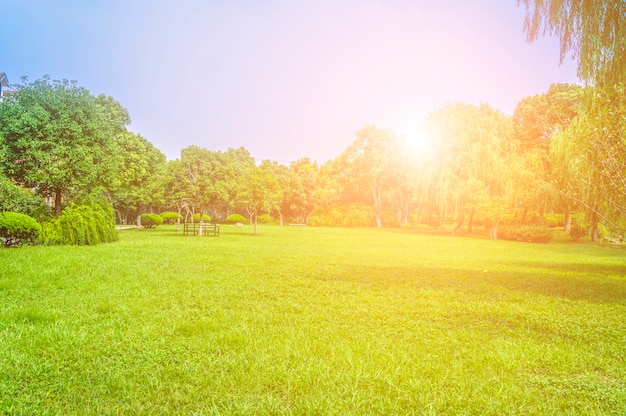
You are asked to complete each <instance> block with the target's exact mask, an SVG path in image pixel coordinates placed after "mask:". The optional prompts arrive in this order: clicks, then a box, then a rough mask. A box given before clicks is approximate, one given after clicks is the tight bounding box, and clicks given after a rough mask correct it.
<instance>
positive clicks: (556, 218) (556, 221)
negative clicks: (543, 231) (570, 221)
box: [546, 214, 565, 228]
mask: <svg viewBox="0 0 626 416" xmlns="http://www.w3.org/2000/svg"><path fill="white" fill-rule="evenodd" d="M546 221H547V222H548V227H550V228H558V227H564V226H565V214H548V215H546Z"/></svg>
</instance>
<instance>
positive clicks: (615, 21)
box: [517, 0, 626, 86]
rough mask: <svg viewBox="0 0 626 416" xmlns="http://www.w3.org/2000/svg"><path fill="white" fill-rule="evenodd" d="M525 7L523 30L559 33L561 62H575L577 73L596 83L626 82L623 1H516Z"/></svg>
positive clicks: (530, 34)
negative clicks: (567, 59) (569, 56)
mask: <svg viewBox="0 0 626 416" xmlns="http://www.w3.org/2000/svg"><path fill="white" fill-rule="evenodd" d="M521 3H523V4H524V6H525V7H526V20H525V23H524V31H525V32H526V37H527V40H528V41H530V42H532V41H534V40H536V39H537V38H538V37H539V35H541V34H544V33H546V32H547V33H549V34H551V35H558V36H559V37H560V40H561V62H562V61H563V59H564V58H565V56H566V55H567V54H571V56H572V57H573V58H574V59H576V60H577V62H578V76H579V77H580V78H581V79H583V80H585V81H589V82H592V83H594V84H596V85H598V86H606V85H609V86H610V85H613V84H616V83H618V82H626V2H624V1H623V0H610V1H607V0H518V1H517V4H518V5H519V4H521Z"/></svg>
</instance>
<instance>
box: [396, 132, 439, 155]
mask: <svg viewBox="0 0 626 416" xmlns="http://www.w3.org/2000/svg"><path fill="white" fill-rule="evenodd" d="M398 136H399V138H400V140H401V141H402V142H404V143H406V144H407V146H408V147H409V149H410V150H411V151H412V152H414V153H416V154H417V155H418V156H428V155H430V154H432V153H433V152H434V150H435V148H434V144H433V143H432V140H431V139H430V137H429V136H428V134H426V132H425V131H424V130H423V129H421V128H413V129H409V130H405V131H400V133H399V134H398Z"/></svg>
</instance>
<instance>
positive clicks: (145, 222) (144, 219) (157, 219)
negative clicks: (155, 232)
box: [141, 214, 163, 228]
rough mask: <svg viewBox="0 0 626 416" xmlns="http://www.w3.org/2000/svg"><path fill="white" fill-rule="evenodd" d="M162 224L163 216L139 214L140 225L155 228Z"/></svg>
mask: <svg viewBox="0 0 626 416" xmlns="http://www.w3.org/2000/svg"><path fill="white" fill-rule="evenodd" d="M161 224H163V218H162V217H161V216H160V215H159V214H141V226H142V227H144V228H155V227H158V226H159V225H161Z"/></svg>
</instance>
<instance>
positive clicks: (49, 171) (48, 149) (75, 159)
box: [0, 77, 119, 215]
mask: <svg viewBox="0 0 626 416" xmlns="http://www.w3.org/2000/svg"><path fill="white" fill-rule="evenodd" d="M23 82H24V83H23V84H21V85H18V86H16V91H15V92H14V93H12V94H9V95H7V96H5V97H4V101H3V103H2V105H1V106H0V134H1V135H2V137H3V138H4V143H3V147H4V149H5V157H6V174H7V176H9V177H10V178H12V179H14V180H15V181H16V182H17V183H19V184H22V185H23V186H26V187H29V188H32V189H34V190H35V191H36V192H37V193H38V194H39V195H41V196H44V197H54V200H55V204H54V209H55V213H56V214H57V215H59V214H60V212H61V209H62V202H63V200H64V199H68V198H70V197H72V195H77V194H81V193H89V192H91V191H92V190H93V189H94V188H95V187H97V186H99V185H107V184H111V183H113V182H115V181H116V171H117V167H118V162H119V158H118V154H117V148H116V146H115V143H114V136H113V132H114V129H113V126H112V125H111V124H110V123H108V122H107V121H108V120H107V117H106V112H105V111H104V110H103V108H102V107H101V106H100V105H99V104H98V101H97V99H96V98H95V97H94V96H92V95H91V94H90V93H89V91H87V90H86V89H84V88H82V87H78V86H77V85H76V83H75V82H73V81H72V82H70V81H67V80H63V81H51V80H50V79H49V78H47V77H46V78H43V79H40V80H37V81H34V82H27V80H26V79H24V80H23Z"/></svg>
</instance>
